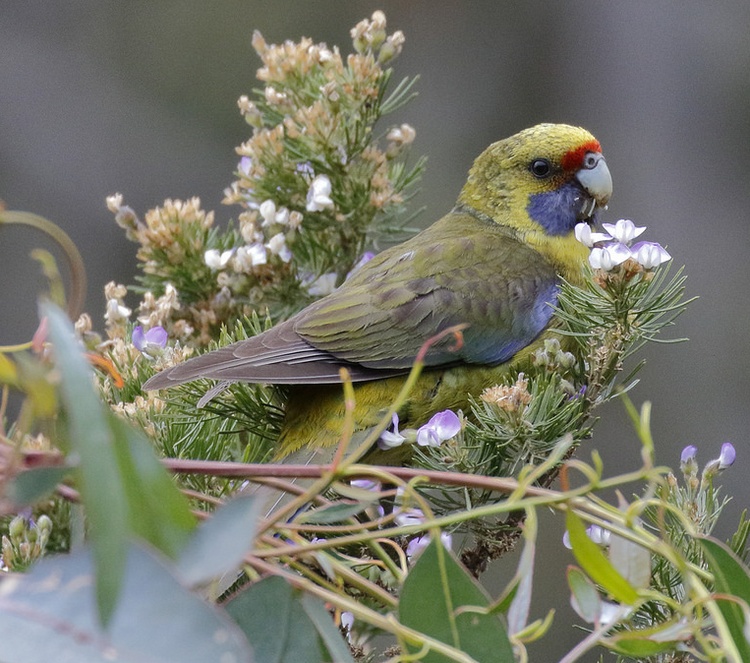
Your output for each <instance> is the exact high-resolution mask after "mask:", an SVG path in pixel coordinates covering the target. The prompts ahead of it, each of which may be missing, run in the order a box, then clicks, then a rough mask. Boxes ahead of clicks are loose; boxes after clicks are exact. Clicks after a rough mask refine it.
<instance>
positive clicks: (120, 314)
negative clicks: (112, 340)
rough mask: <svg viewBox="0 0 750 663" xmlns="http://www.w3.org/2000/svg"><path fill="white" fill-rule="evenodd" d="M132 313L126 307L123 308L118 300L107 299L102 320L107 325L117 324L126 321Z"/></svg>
mask: <svg viewBox="0 0 750 663" xmlns="http://www.w3.org/2000/svg"><path fill="white" fill-rule="evenodd" d="M132 312H133V311H131V310H130V309H129V308H128V307H127V306H123V305H122V304H121V303H120V300H119V299H108V300H107V309H106V311H105V313H104V319H105V320H106V321H107V322H108V323H109V324H117V323H118V322H125V321H126V320H128V319H129V318H130V314H131V313H132Z"/></svg>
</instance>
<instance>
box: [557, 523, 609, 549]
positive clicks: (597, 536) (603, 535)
mask: <svg viewBox="0 0 750 663" xmlns="http://www.w3.org/2000/svg"><path fill="white" fill-rule="evenodd" d="M586 534H587V535H588V537H589V539H591V540H592V541H593V542H594V543H596V544H597V545H599V546H608V545H609V538H610V535H611V532H610V531H609V530H607V529H604V528H603V527H599V525H590V526H589V527H587V528H586ZM563 545H564V546H565V547H566V548H567V549H568V550H570V549H572V548H573V546H572V545H571V544H570V534H569V533H568V532H565V534H563Z"/></svg>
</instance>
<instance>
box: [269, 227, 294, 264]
mask: <svg viewBox="0 0 750 663" xmlns="http://www.w3.org/2000/svg"><path fill="white" fill-rule="evenodd" d="M266 248H267V249H268V250H269V251H270V252H271V253H273V254H274V255H275V256H279V258H281V259H282V260H283V261H284V262H289V261H290V260H291V259H292V251H291V249H290V248H289V247H288V246H287V245H286V236H285V235H284V233H276V234H275V235H274V236H273V237H271V239H269V240H268V243H267V244H266Z"/></svg>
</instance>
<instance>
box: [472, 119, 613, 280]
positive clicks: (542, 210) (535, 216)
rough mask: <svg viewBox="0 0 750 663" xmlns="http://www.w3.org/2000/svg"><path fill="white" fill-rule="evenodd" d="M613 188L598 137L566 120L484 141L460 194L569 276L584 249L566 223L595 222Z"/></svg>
mask: <svg viewBox="0 0 750 663" xmlns="http://www.w3.org/2000/svg"><path fill="white" fill-rule="evenodd" d="M611 195H612V177H611V176H610V174H609V169H608V168H607V163H606V162H605V160H604V157H603V156H602V151H601V146H600V145H599V141H597V140H596V138H594V136H592V135H591V134H590V133H589V132H588V131H586V130H585V129H581V128H580V127H573V126H570V125H567V124H538V125H536V126H534V127H531V128H529V129H524V130H523V131H521V132H519V133H517V134H515V135H513V136H510V137H509V138H506V139H505V140H501V141H498V142H497V143H493V144H492V145H490V146H489V147H488V148H487V149H486V150H485V151H484V152H482V154H480V155H479V157H477V159H476V161H475V162H474V165H473V166H472V168H471V170H470V171H469V179H468V180H467V182H466V184H465V186H464V188H463V189H462V191H461V195H460V196H459V199H458V203H459V205H463V206H468V207H471V208H472V209H474V210H476V211H477V212H480V213H482V214H484V215H486V216H487V217H489V218H491V219H492V220H493V221H494V222H496V223H498V224H500V225H503V226H506V227H509V228H512V229H513V230H514V232H515V233H517V234H518V235H519V237H520V238H521V240H522V241H524V242H526V243H528V244H530V245H532V246H534V248H536V249H537V250H538V251H539V252H540V253H542V254H543V255H545V257H547V258H548V259H549V260H550V261H551V262H552V263H553V264H554V265H555V266H556V268H557V270H558V273H559V274H562V275H563V276H565V277H566V278H568V279H569V280H572V281H577V280H578V278H579V277H580V275H581V264H582V263H583V262H584V261H585V260H586V256H587V255H588V249H586V247H584V246H583V245H582V244H580V243H579V242H577V241H576V239H575V236H574V233H573V229H574V228H575V226H576V224H577V223H580V222H582V221H585V222H587V223H590V224H592V225H593V224H594V223H595V221H596V216H597V212H598V211H599V210H600V209H601V208H604V207H606V205H607V202H608V201H609V198H610V196H611Z"/></svg>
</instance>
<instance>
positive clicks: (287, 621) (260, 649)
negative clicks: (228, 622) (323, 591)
mask: <svg viewBox="0 0 750 663" xmlns="http://www.w3.org/2000/svg"><path fill="white" fill-rule="evenodd" d="M303 596H304V595H303V594H302V593H301V592H299V591H297V590H295V589H294V588H293V587H292V586H291V585H289V584H288V583H287V582H286V581H285V580H284V579H283V578H279V577H270V578H266V579H264V580H261V581H260V582H257V583H255V584H254V585H252V586H250V587H248V588H246V589H243V590H242V591H241V592H239V593H238V594H237V596H236V597H235V598H233V599H232V600H231V601H230V602H229V603H227V604H226V609H227V611H228V612H229V614H230V615H231V616H232V618H233V619H234V620H235V621H236V622H237V624H238V625H239V627H240V628H241V629H242V630H243V631H244V633H245V635H246V636H247V638H248V640H249V641H250V644H251V645H252V647H253V651H254V652H255V657H256V660H257V661H262V663H324V662H326V661H332V660H333V661H336V663H339V662H341V663H350V661H351V657H350V656H344V655H343V654H340V652H342V651H344V650H343V649H341V647H340V646H339V644H340V643H336V645H335V646H334V647H333V648H332V647H331V645H330V644H329V641H330V639H331V637H332V631H331V630H330V629H331V627H333V622H332V621H331V619H330V617H328V624H325V625H323V626H319V624H320V623H321V619H322V616H321V613H320V610H317V609H315V608H311V604H310V601H314V599H312V597H304V598H303ZM319 607H320V609H322V610H323V611H324V612H327V611H325V608H324V607H323V605H322V604H320V606H319ZM310 613H312V615H313V617H314V619H311V616H310ZM323 621H325V620H323ZM321 633H324V634H325V637H322V636H321ZM338 638H339V640H341V636H340V635H338ZM341 643H343V640H341ZM334 651H336V652H339V654H337V655H336V656H335V657H334V656H333V652H334ZM347 654H348V652H347Z"/></svg>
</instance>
